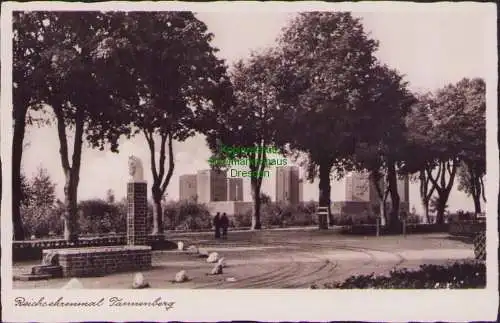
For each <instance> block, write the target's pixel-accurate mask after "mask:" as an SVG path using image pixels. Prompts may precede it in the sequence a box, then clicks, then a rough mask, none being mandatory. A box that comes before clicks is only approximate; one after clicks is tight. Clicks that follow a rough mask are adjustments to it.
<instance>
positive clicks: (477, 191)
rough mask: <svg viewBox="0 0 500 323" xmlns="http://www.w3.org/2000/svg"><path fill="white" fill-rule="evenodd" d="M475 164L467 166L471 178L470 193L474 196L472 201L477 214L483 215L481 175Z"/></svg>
mask: <svg viewBox="0 0 500 323" xmlns="http://www.w3.org/2000/svg"><path fill="white" fill-rule="evenodd" d="M475 166H476V165H475V164H474V163H468V164H467V170H468V172H469V177H470V181H471V182H470V186H471V187H470V193H471V196H472V200H473V201H474V210H475V213H476V214H478V213H481V189H482V185H481V178H480V174H478V172H477V168H476V167H475Z"/></svg>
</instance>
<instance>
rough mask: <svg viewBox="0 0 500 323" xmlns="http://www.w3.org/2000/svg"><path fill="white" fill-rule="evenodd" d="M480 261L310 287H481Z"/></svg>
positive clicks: (482, 267)
mask: <svg viewBox="0 0 500 323" xmlns="http://www.w3.org/2000/svg"><path fill="white" fill-rule="evenodd" d="M485 287H486V265H485V263H484V262H476V261H465V262H455V263H453V264H450V265H445V266H438V265H421V266H420V269H418V270H408V269H397V270H393V271H391V272H390V274H389V275H388V276H386V275H375V274H371V275H358V276H351V277H349V278H348V279H346V280H345V281H343V282H333V283H326V284H324V285H323V286H321V287H319V286H317V285H312V286H311V288H312V289H349V288H357V289H361V288H362V289H443V288H449V289H461V288H485Z"/></svg>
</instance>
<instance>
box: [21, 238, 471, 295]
mask: <svg viewBox="0 0 500 323" xmlns="http://www.w3.org/2000/svg"><path fill="white" fill-rule="evenodd" d="M245 235H246V233H245ZM288 235H290V236H288ZM191 237H192V238H186V236H182V240H183V241H184V242H185V243H186V245H189V244H196V245H197V246H198V247H200V248H201V247H203V248H206V249H207V250H208V251H210V252H214V251H215V252H218V253H219V254H220V255H221V256H223V257H224V258H225V259H226V262H227V264H228V267H227V268H225V269H224V274H222V275H218V276H208V275H207V273H208V272H210V270H211V268H212V267H213V264H208V263H207V262H206V260H205V259H203V258H199V257H197V256H193V255H190V254H188V253H186V252H182V251H162V252H154V254H153V269H152V270H150V271H147V272H144V275H145V277H146V279H147V280H148V281H149V282H150V284H151V286H152V287H153V288H183V289H184V288H187V289H190V288H194V289H200V288H217V289H220V288H309V287H310V286H311V285H312V284H319V285H320V284H323V283H326V282H332V281H341V280H344V279H346V278H348V277H349V276H351V275H360V274H371V273H375V274H386V273H388V272H390V271H391V270H392V269H395V268H402V267H405V268H410V269H416V268H418V267H419V266H420V265H422V264H445V263H448V262H450V261H456V260H460V259H470V258H473V257H474V253H473V248H472V247H471V246H470V245H467V244H465V243H462V242H457V241H452V240H450V239H448V238H447V236H446V235H442V234H441V235H439V234H431V235H415V236H408V237H406V238H403V237H400V236H391V237H378V238H377V237H366V238H364V237H359V238H356V237H352V236H350V237H349V236H340V235H335V234H333V235H332V234H318V233H317V232H316V233H315V232H314V231H303V232H302V233H300V234H299V233H288V232H280V233H275V232H273V233H269V232H268V233H262V234H260V233H259V234H256V235H253V236H247V238H241V237H240V238H241V239H239V240H238V239H237V238H238V237H237V236H236V234H234V233H233V237H234V240H233V241H232V240H229V241H214V240H212V239H208V237H203V236H194V235H193V236H191ZM230 237H231V236H230ZM179 238H181V237H179ZM33 264H34V263H20V264H16V267H15V271H17V272H20V271H24V272H26V271H28V270H29V268H30V266H31V265H33ZM180 270H186V271H187V273H188V276H189V277H191V280H190V281H189V282H186V283H183V284H173V283H171V282H170V281H171V280H172V279H173V277H174V275H175V273H176V272H178V271H180ZM132 276H133V275H132V273H121V274H113V275H109V276H106V277H97V278H81V279H80V281H81V282H82V284H83V285H84V286H85V287H86V288H130V285H131V283H132ZM228 278H230V279H231V280H233V281H228V280H227V279H228ZM67 281H68V279H53V280H48V281H37V282H17V281H15V282H14V287H15V288H60V287H62V286H63V285H64V284H65V283H66V282H67Z"/></svg>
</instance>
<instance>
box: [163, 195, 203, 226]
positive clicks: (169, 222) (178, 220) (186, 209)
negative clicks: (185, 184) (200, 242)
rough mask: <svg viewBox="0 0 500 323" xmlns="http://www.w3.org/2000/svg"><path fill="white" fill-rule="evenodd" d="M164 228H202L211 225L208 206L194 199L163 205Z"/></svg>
mask: <svg viewBox="0 0 500 323" xmlns="http://www.w3.org/2000/svg"><path fill="white" fill-rule="evenodd" d="M163 223H164V227H165V229H171V230H175V229H182V230H194V231H195V230H203V229H209V228H211V227H212V220H211V216H210V212H209V211H208V208H207V207H206V206H205V205H204V204H199V203H197V202H195V201H178V202H170V203H166V204H165V205H164V206H163Z"/></svg>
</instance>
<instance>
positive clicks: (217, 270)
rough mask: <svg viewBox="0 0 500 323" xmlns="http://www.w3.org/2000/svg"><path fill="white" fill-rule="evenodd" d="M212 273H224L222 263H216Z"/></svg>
mask: <svg viewBox="0 0 500 323" xmlns="http://www.w3.org/2000/svg"><path fill="white" fill-rule="evenodd" d="M210 275H222V266H221V265H220V264H216V265H215V266H214V268H212V271H211V272H210Z"/></svg>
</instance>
